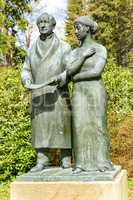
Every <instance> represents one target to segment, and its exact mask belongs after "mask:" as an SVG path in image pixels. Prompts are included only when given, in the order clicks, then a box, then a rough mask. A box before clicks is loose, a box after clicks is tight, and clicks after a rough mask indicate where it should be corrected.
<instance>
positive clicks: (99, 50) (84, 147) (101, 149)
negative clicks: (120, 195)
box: [72, 42, 112, 171]
mask: <svg viewBox="0 0 133 200" xmlns="http://www.w3.org/2000/svg"><path fill="white" fill-rule="evenodd" d="M90 47H94V48H95V49H96V54H94V55H93V56H92V57H90V58H88V59H87V60H86V61H85V62H84V64H83V66H82V67H81V70H80V71H79V72H78V74H79V78H78V79H77V80H75V81H74V89H73V96H72V126H73V149H74V154H75V167H76V168H77V167H79V168H81V169H82V170H85V171H93V170H94V171H95V170H99V169H101V168H105V169H112V164H111V162H110V160H109V139H108V132H107V122H106V106H107V105H106V103H107V100H106V92H105V89H104V85H103V81H102V78H101V73H102V71H103V68H104V64H105V62H106V57H107V54H106V49H105V48H104V47H103V46H102V45H100V44H98V43H95V42H94V43H92V44H91V45H89V44H85V45H84V48H85V49H88V48H90ZM76 51H79V49H77V50H76V49H75V50H74V51H73V53H72V57H73V55H74V54H75V55H74V57H76V55H77V54H78V53H77V52H76ZM77 59H78V57H77ZM99 59H103V60H104V62H103V63H104V64H103V66H102V67H101V69H99V70H100V71H99V73H98V74H99V75H96V77H95V70H96V69H95V68H96V64H97V62H98V61H99ZM82 72H86V73H87V72H89V77H88V79H86V78H85V79H83V77H82V78H80V74H81V73H82ZM91 73H92V77H91ZM96 74H97V72H96Z"/></svg>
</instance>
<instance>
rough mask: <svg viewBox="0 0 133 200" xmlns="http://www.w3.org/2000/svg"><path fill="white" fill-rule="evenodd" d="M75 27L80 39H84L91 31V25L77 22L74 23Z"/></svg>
mask: <svg viewBox="0 0 133 200" xmlns="http://www.w3.org/2000/svg"><path fill="white" fill-rule="evenodd" d="M74 28H75V34H76V36H77V38H78V40H84V39H85V38H86V36H87V34H88V32H89V27H88V26H86V25H84V24H81V23H78V22H77V23H75V24H74Z"/></svg>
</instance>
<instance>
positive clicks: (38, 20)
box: [36, 12, 56, 26]
mask: <svg viewBox="0 0 133 200" xmlns="http://www.w3.org/2000/svg"><path fill="white" fill-rule="evenodd" d="M42 19H46V20H47V21H48V22H50V23H51V24H52V25H53V26H55V25H56V20H55V18H54V17H53V16H52V15H50V14H48V13H46V12H45V13H43V14H41V15H40V16H39V17H38V19H37V22H36V24H37V26H38V24H39V23H40V21H41V20H42Z"/></svg>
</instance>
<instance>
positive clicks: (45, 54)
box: [21, 34, 71, 148]
mask: <svg viewBox="0 0 133 200" xmlns="http://www.w3.org/2000/svg"><path fill="white" fill-rule="evenodd" d="M69 51H70V47H69V45H67V44H66V43H64V42H60V41H59V40H58V38H57V37H56V35H55V34H53V35H52V36H50V38H48V39H46V41H41V40H40V37H38V39H37V41H36V42H35V43H34V44H33V46H32V47H31V49H30V50H29V52H28V55H27V58H26V60H25V63H24V65H23V68H22V73H21V77H22V81H24V80H25V79H28V78H30V79H31V81H32V83H33V84H42V83H44V82H45V81H48V80H49V79H50V78H52V77H54V76H57V75H59V74H60V73H61V72H63V71H64V69H63V65H62V59H63V56H64V55H65V54H67V52H69ZM31 122H32V143H33V146H34V148H71V113H70V102H69V96H68V89H67V87H66V86H65V87H63V88H61V87H58V86H46V87H45V88H43V89H37V90H34V91H32V101H31Z"/></svg>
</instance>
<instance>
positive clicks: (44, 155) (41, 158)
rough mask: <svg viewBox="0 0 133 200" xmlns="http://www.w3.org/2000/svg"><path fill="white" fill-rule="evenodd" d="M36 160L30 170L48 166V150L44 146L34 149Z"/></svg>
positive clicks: (33, 170) (37, 170)
mask: <svg viewBox="0 0 133 200" xmlns="http://www.w3.org/2000/svg"><path fill="white" fill-rule="evenodd" d="M36 153H37V161H36V165H35V167H33V168H32V169H31V170H30V172H39V171H42V170H43V169H45V168H47V167H48V166H49V155H48V153H49V151H48V149H46V148H40V149H36Z"/></svg>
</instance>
